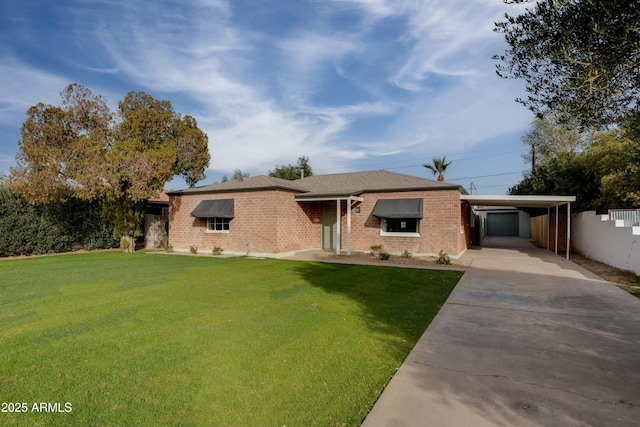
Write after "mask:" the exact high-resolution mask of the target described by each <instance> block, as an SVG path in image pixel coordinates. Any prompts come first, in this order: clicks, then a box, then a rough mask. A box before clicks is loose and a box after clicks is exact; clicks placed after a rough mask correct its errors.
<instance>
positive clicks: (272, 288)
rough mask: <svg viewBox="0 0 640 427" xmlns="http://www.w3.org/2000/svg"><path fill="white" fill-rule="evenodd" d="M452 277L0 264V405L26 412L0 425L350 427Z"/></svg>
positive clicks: (316, 267)
mask: <svg viewBox="0 0 640 427" xmlns="http://www.w3.org/2000/svg"><path fill="white" fill-rule="evenodd" d="M461 274H462V273H460V272H455V271H430V270H417V269H400V268H393V267H376V266H355V265H343V264H322V263H311V262H295V261H281V260H256V259H247V258H222V259H221V258H214V257H184V256H165V255H151V254H145V253H136V254H133V255H131V254H122V253H117V252H108V253H90V254H74V255H64V256H52V257H41V258H33V259H22V260H12V261H1V262H0V349H1V350H0V402H19V403H22V402H24V403H26V404H27V407H28V409H29V411H28V412H27V413H0V425H3V426H6V425H30V426H38V425H43V426H45V425H55V426H64V425H83V426H86V425H96V426H97V425H100V426H123V425H127V426H136V425H141V426H157V425H207V426H208V425H211V426H213V425H215V426H283V425H286V426H313V425H317V426H332V425H337V426H341V425H347V426H357V425H360V423H361V422H362V420H363V419H364V417H365V416H366V414H367V413H368V411H369V410H370V409H371V407H372V405H373V404H374V403H375V401H376V399H377V398H378V396H379V394H380V393H381V392H382V390H383V388H384V386H385V385H386V383H387V382H388V381H389V379H390V378H391V377H392V376H393V374H394V372H395V370H396V369H397V368H398V367H399V366H400V365H401V364H402V361H403V360H404V358H405V357H406V356H407V354H408V352H409V351H410V349H411V348H412V347H413V345H414V344H415V342H416V341H417V339H418V338H419V337H420V335H421V334H422V332H423V331H424V330H425V328H426V327H427V325H428V324H429V322H430V321H431V319H432V318H433V317H434V316H435V314H436V313H437V311H438V309H439V307H440V305H441V304H442V303H443V302H444V301H445V300H446V298H447V296H448V295H449V293H450V292H451V290H452V289H453V287H454V286H455V284H456V283H457V281H458V280H459V278H460V276H461ZM37 402H50V403H56V402H59V403H60V406H62V408H64V404H65V403H66V402H69V403H70V404H71V405H72V411H71V412H69V413H57V412H56V413H38V412H31V409H32V406H33V404H34V403H37ZM5 409H6V407H5Z"/></svg>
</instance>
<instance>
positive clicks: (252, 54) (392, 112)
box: [0, 0, 528, 174]
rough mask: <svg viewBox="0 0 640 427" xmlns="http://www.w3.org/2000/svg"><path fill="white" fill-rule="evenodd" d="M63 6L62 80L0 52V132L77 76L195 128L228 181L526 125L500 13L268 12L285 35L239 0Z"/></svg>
mask: <svg viewBox="0 0 640 427" xmlns="http://www.w3.org/2000/svg"><path fill="white" fill-rule="evenodd" d="M62 5H64V6H60V7H66V8H67V9H65V13H63V14H62V15H64V16H65V17H66V18H65V19H66V21H65V25H68V27H69V31H68V33H69V37H70V38H69V40H67V41H68V44H69V45H70V46H71V47H72V48H73V49H71V50H69V52H71V51H73V52H74V54H71V53H68V52H67V51H61V53H60V58H58V59H59V61H60V63H61V64H63V65H60V66H58V67H57V68H55V71H54V70H53V69H51V70H48V69H45V68H42V66H40V68H38V66H36V65H35V64H34V63H33V62H31V63H29V62H28V61H24V60H21V59H12V57H11V55H3V63H2V65H0V78H1V79H2V81H10V82H11V83H12V84H11V85H2V86H0V125H10V124H12V123H13V124H14V125H15V123H18V127H19V123H22V121H23V120H24V112H25V111H26V109H27V108H28V107H29V106H30V105H33V104H35V103H37V102H39V101H43V102H49V103H58V102H59V95H58V94H59V92H60V91H61V90H62V89H63V88H64V87H65V86H66V85H67V84H68V83H70V82H72V81H78V80H79V79H78V77H77V75H78V74H81V73H80V71H79V70H81V71H82V73H85V74H81V76H82V77H85V78H84V79H83V80H82V81H80V82H81V83H86V84H87V85H88V86H89V87H90V88H91V89H92V90H93V91H94V92H95V93H99V94H103V95H105V96H106V97H107V98H108V99H109V101H110V104H111V105H112V106H113V107H115V106H116V103H117V101H118V100H119V99H121V98H122V97H123V96H124V93H125V92H127V91H129V90H144V91H146V92H149V93H151V94H152V95H154V96H156V97H159V98H164V99H170V100H171V101H172V103H173V104H174V107H175V108H176V110H177V111H179V112H181V113H184V114H190V115H192V116H194V117H196V119H197V120H198V123H199V125H200V127H201V128H202V129H203V130H204V131H205V132H207V134H208V135H209V140H210V149H211V154H212V162H211V165H210V167H211V168H212V169H215V170H217V171H219V172H225V171H226V172H228V171H232V170H233V169H234V168H241V169H243V170H244V171H246V172H251V173H253V174H257V173H264V172H266V171H267V170H268V169H272V168H273V167H274V166H275V164H283V163H293V162H295V161H296V159H297V157H299V156H301V155H307V156H310V157H311V163H312V165H313V166H314V168H316V169H332V170H334V171H335V170H336V169H340V168H342V169H344V170H348V169H350V167H351V166H352V165H353V164H355V163H354V162H355V161H364V160H366V159H368V158H383V157H385V156H394V155H401V154H403V153H404V154H405V155H408V156H411V157H412V158H415V157H419V156H427V155H428V154H430V153H432V152H433V151H434V150H437V149H438V148H439V147H441V146H442V144H447V146H448V147H449V148H451V149H453V148H460V147H469V146H473V145H474V144H478V143H480V142H481V141H483V140H486V139H487V138H492V137H495V136H497V135H500V134H503V133H506V132H512V131H514V129H515V130H517V129H518V128H521V127H523V126H525V125H526V122H527V121H528V118H527V113H526V111H524V109H523V110H518V109H517V108H514V104H513V103H512V99H513V98H514V97H515V96H516V95H515V93H516V92H518V90H520V89H521V88H520V87H519V86H518V84H516V83H514V82H506V81H502V82H500V81H499V79H498V78H497V77H495V75H494V72H493V64H492V61H491V59H490V57H491V55H492V54H493V53H497V52H498V51H499V50H500V49H501V48H502V47H501V44H500V43H502V42H501V40H500V37H498V36H496V35H495V34H493V33H492V31H491V30H492V28H493V21H494V20H499V19H500V17H501V15H502V13H504V10H505V9H504V4H503V3H502V2H501V1H500V0H484V1H481V0H451V1H446V2H443V1H435V0H425V1H414V0H312V1H309V2H302V3H300V4H296V7H299V8H308V7H311V8H312V9H313V12H315V13H313V14H312V13H311V11H310V10H307V13H308V15H306V17H307V18H308V19H297V20H296V19H295V17H291V16H289V15H288V14H286V13H279V12H283V10H272V9H278V8H282V7H285V6H282V5H280V4H279V3H275V2H274V3H272V4H270V5H269V6H265V7H268V8H269V10H268V12H269V13H271V14H272V15H270V16H277V17H278V18H279V19H280V21H278V24H277V25H278V27H277V28H275V27H273V26H270V25H272V22H271V21H270V20H268V19H264V13H263V12H265V13H266V12H267V11H256V10H246V9H243V10H238V8H239V7H244V8H246V7H248V6H247V4H245V2H243V1H240V0H237V1H235V0H234V1H225V0H197V1H193V2H188V3H184V2H180V1H178V0H173V1H172V0H169V1H165V2H162V3H158V4H157V5H156V4H154V5H153V6H150V3H149V2H147V1H143V0H130V1H127V2H120V1H111V0H102V1H99V2H96V1H90V0H76V1H74V2H64V1H63V2H62ZM287 11H288V10H287ZM248 14H249V15H251V16H250V17H247V16H246V15H248ZM249 18H251V19H249ZM255 22H258V25H253V24H254V23H255ZM25 25H28V22H27V23H26V24H25ZM25 34H26V33H25ZM74 49H75V51H74ZM16 53H18V52H17V51H16ZM18 57H19V56H18ZM36 63H37V61H36ZM492 79H493V80H492ZM358 164H363V163H358Z"/></svg>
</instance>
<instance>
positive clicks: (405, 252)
mask: <svg viewBox="0 0 640 427" xmlns="http://www.w3.org/2000/svg"><path fill="white" fill-rule="evenodd" d="M400 256H401V257H402V258H411V257H412V256H413V254H412V253H411V252H409V251H408V250H406V249H405V250H404V252H402V253H401V254H400Z"/></svg>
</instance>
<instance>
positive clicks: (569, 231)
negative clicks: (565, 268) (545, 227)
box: [567, 203, 571, 259]
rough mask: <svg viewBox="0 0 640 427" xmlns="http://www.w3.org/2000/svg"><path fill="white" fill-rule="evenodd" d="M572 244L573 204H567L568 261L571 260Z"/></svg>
mask: <svg viewBox="0 0 640 427" xmlns="http://www.w3.org/2000/svg"><path fill="white" fill-rule="evenodd" d="M570 243H571V203H567V259H569V244H570Z"/></svg>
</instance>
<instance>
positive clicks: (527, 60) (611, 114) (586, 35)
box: [494, 0, 640, 127]
mask: <svg viewBox="0 0 640 427" xmlns="http://www.w3.org/2000/svg"><path fill="white" fill-rule="evenodd" d="M528 1H530V0H505V3H523V2H528ZM505 18H506V20H505V21H503V22H498V23H496V28H495V31H497V32H499V33H502V34H504V36H505V39H506V41H507V43H508V45H509V48H508V50H507V51H506V52H505V53H504V54H503V55H496V56H495V57H494V58H495V59H497V60H498V61H499V64H498V65H497V72H498V74H499V75H500V76H502V77H510V78H521V79H524V80H525V81H526V85H527V91H528V93H529V95H528V97H527V98H526V99H519V100H518V101H519V102H521V103H522V104H524V105H525V106H527V107H528V108H530V109H531V110H532V111H533V112H534V113H536V114H537V115H538V116H542V115H544V114H545V113H546V112H547V111H553V112H556V113H557V114H559V115H560V116H561V117H564V118H568V117H573V118H576V119H577V120H578V122H579V123H580V125H582V126H583V127H593V126H602V125H607V124H610V123H619V122H620V121H621V120H622V119H623V118H624V117H627V116H634V117H635V118H636V120H637V117H638V108H639V106H638V99H639V98H638V97H639V96H640V31H639V22H640V0H624V1H621V0H539V1H537V2H535V4H534V5H533V7H531V8H527V9H526V11H525V12H524V13H522V14H521V15H519V16H510V15H508V14H507V15H505Z"/></svg>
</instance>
